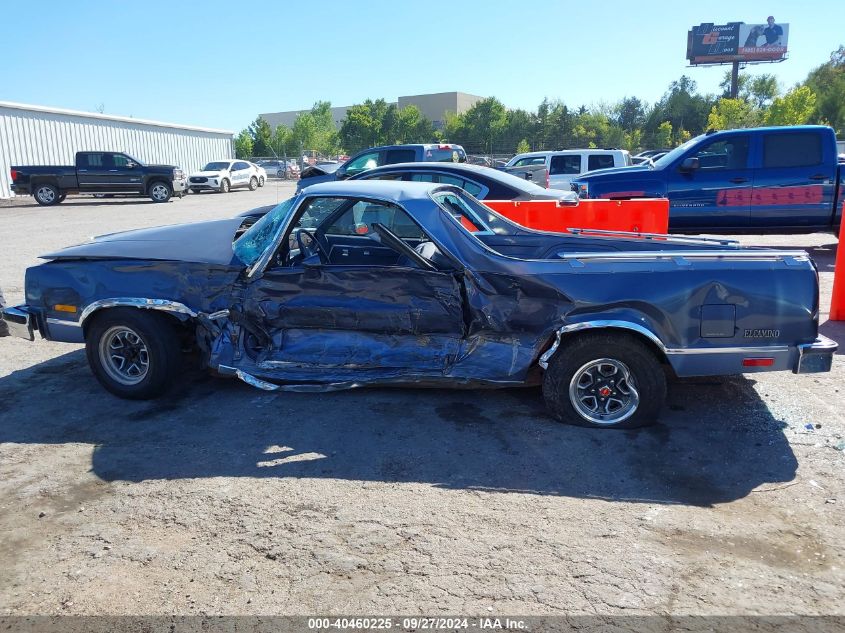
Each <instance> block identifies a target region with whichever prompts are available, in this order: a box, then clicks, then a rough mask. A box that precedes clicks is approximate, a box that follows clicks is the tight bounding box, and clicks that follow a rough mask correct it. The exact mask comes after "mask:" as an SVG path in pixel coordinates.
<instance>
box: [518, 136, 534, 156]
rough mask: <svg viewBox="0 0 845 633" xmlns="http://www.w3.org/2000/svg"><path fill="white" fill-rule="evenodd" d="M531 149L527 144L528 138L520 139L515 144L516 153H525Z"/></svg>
mask: <svg viewBox="0 0 845 633" xmlns="http://www.w3.org/2000/svg"><path fill="white" fill-rule="evenodd" d="M530 151H531V146H530V145H529V144H528V139H522V140H521V141H520V142H519V143H518V144H517V146H516V153H517V154H525V153H526V152H530Z"/></svg>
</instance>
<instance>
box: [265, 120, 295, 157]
mask: <svg viewBox="0 0 845 633" xmlns="http://www.w3.org/2000/svg"><path fill="white" fill-rule="evenodd" d="M291 135H292V133H291V129H290V128H289V127H287V126H285V125H279V126H277V127H276V130H275V131H274V132H273V139H272V140H271V142H270V149H272V150H273V155H274V156H296V155H297V153H298V152H299V148H298V147H294V146H293V144H292V143H291Z"/></svg>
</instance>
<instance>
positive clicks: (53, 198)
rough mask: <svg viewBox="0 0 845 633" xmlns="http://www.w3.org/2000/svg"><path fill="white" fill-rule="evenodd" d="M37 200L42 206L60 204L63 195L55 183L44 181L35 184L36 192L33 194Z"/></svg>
mask: <svg viewBox="0 0 845 633" xmlns="http://www.w3.org/2000/svg"><path fill="white" fill-rule="evenodd" d="M32 195H33V197H34V198H35V201H36V202H37V203H38V204H40V205H41V206H44V207H48V206H50V205H53V204H59V202H61V200H60V199H59V198H60V197H61V196H60V194H59V190H58V188H57V187H55V186H54V185H51V184H48V183H46V182H45V183H42V184H40V185H35V192H34V193H33V194H32Z"/></svg>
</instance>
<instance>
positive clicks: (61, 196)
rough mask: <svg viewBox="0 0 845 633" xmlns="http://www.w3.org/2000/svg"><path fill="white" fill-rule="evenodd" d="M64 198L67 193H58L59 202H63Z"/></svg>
mask: <svg viewBox="0 0 845 633" xmlns="http://www.w3.org/2000/svg"><path fill="white" fill-rule="evenodd" d="M65 198H67V194H66V193H63V194H60V195H59V202H64V201H65Z"/></svg>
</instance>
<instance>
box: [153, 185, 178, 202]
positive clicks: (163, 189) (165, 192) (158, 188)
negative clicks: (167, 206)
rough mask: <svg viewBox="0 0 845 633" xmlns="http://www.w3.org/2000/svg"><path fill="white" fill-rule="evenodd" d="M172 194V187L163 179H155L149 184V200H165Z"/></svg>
mask: <svg viewBox="0 0 845 633" xmlns="http://www.w3.org/2000/svg"><path fill="white" fill-rule="evenodd" d="M172 195H173V189H172V188H171V187H170V185H168V184H167V183H166V182H164V181H163V180H157V181H156V182H154V183H153V184H151V185H150V200H152V201H153V202H167V201H168V200H170V196H172Z"/></svg>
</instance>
